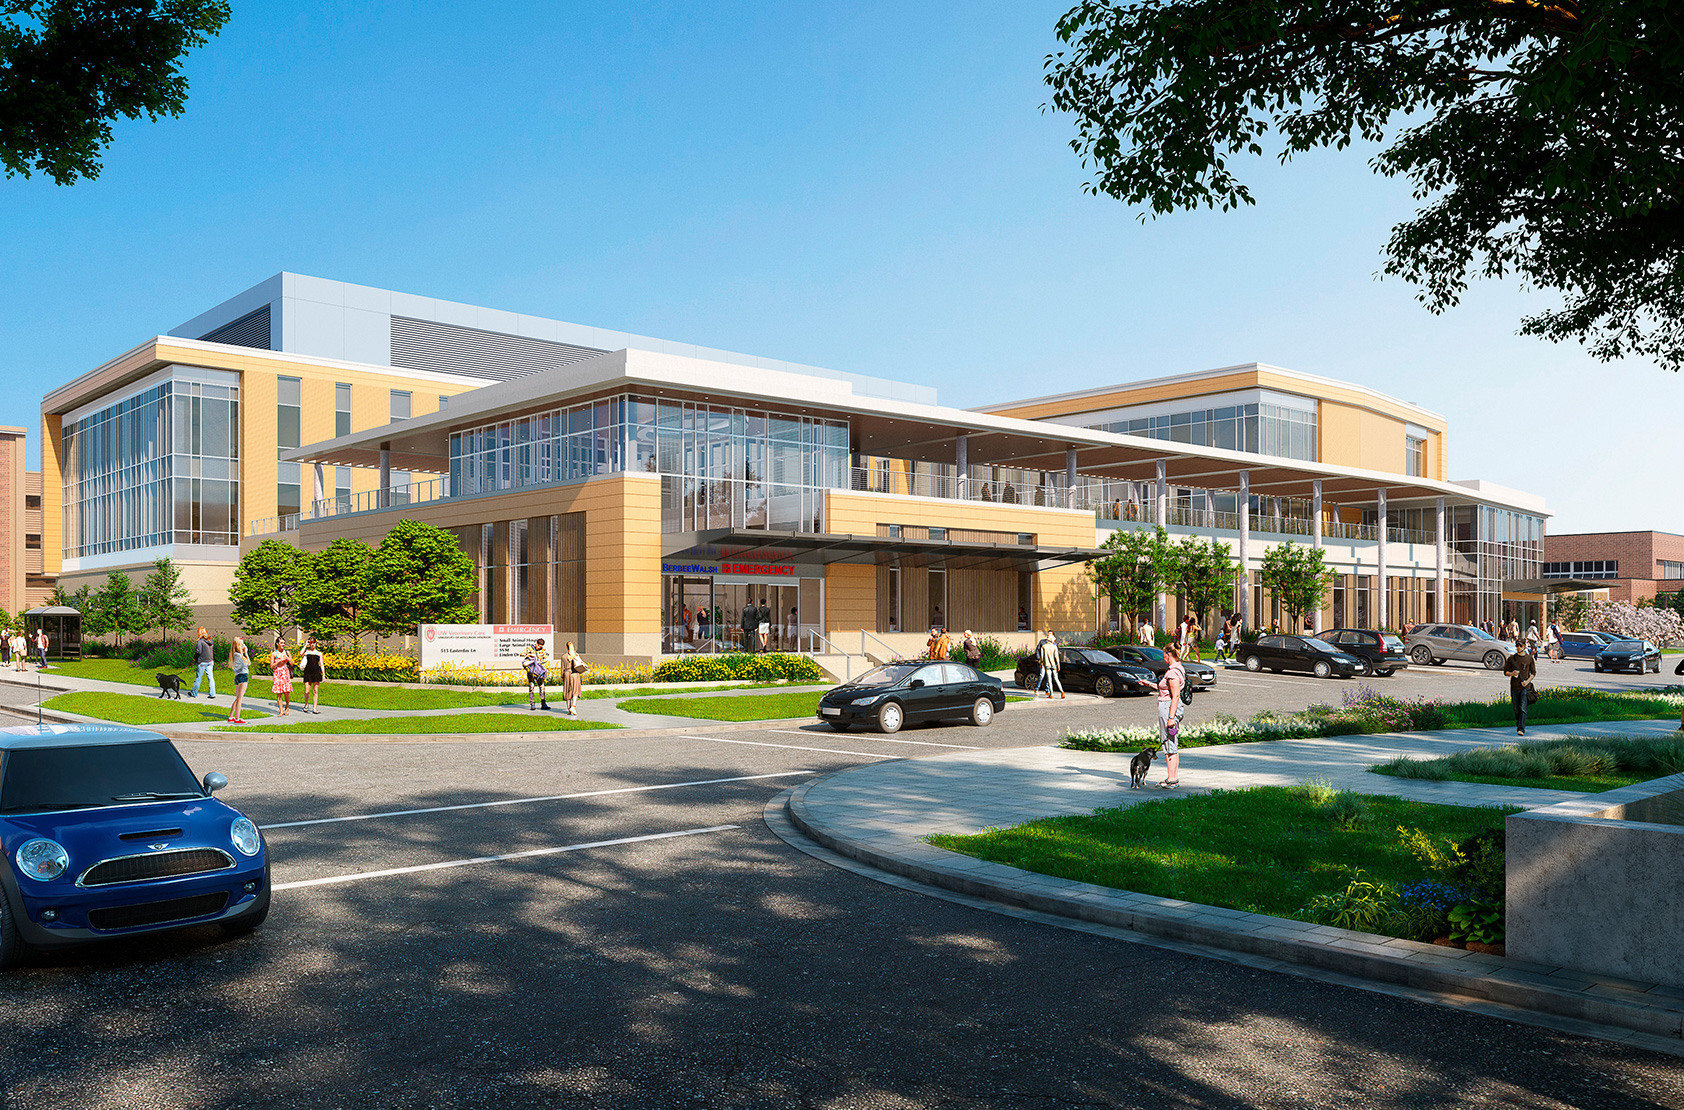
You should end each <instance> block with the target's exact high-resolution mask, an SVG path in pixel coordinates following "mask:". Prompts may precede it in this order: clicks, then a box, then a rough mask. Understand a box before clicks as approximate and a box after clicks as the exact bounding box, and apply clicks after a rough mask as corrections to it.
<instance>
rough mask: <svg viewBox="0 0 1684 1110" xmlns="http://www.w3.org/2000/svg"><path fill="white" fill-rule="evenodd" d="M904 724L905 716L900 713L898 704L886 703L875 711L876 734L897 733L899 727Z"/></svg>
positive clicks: (893, 702)
mask: <svg viewBox="0 0 1684 1110" xmlns="http://www.w3.org/2000/svg"><path fill="white" fill-rule="evenodd" d="M905 723H906V715H905V714H904V713H902V712H901V707H900V702H897V701H886V702H884V703H883V708H881V709H879V710H878V711H877V731H878V732H899V731H900V726H901V725H903V724H905Z"/></svg>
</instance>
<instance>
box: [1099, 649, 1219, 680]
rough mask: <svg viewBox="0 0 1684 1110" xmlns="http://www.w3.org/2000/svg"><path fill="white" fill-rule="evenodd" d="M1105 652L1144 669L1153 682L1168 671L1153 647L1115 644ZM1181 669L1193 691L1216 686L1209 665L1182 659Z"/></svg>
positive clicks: (1214, 672)
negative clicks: (1150, 673) (1148, 672)
mask: <svg viewBox="0 0 1684 1110" xmlns="http://www.w3.org/2000/svg"><path fill="white" fill-rule="evenodd" d="M1105 650H1106V652H1108V653H1109V654H1111V655H1115V656H1116V657H1117V658H1118V659H1121V660H1122V661H1123V662H1125V663H1127V664H1128V665H1129V666H1131V667H1145V668H1146V669H1147V670H1149V671H1151V672H1152V677H1153V679H1154V680H1156V679H1157V678H1159V677H1160V676H1162V675H1163V673H1164V672H1165V671H1167V670H1169V661H1168V660H1166V659H1165V658H1164V653H1163V652H1162V651H1161V650H1160V649H1158V648H1155V647H1138V646H1136V645H1134V644H1115V645H1113V646H1111V647H1108V648H1106V649H1105ZM1181 669H1182V670H1183V671H1185V672H1186V673H1187V685H1188V686H1189V687H1191V688H1192V689H1193V690H1195V691H1197V690H1208V689H1210V688H1211V687H1212V686H1215V685H1216V668H1215V667H1212V666H1211V665H1210V664H1209V663H1195V662H1194V661H1193V660H1191V659H1183V660H1182V661H1181Z"/></svg>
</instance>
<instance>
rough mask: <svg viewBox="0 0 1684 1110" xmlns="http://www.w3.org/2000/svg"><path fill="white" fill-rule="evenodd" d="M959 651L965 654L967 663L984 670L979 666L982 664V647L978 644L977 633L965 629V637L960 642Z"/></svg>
mask: <svg viewBox="0 0 1684 1110" xmlns="http://www.w3.org/2000/svg"><path fill="white" fill-rule="evenodd" d="M959 650H960V651H962V652H964V654H965V662H967V663H969V664H970V665H971V666H973V667H976V668H977V670H981V669H982V667H981V666H980V665H979V664H981V663H982V645H981V644H979V643H977V642H976V633H974V632H972V631H971V630H970V629H968V628H967V629H965V636H964V638H963V639H962V640H960V641H959Z"/></svg>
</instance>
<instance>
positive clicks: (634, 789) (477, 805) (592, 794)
mask: <svg viewBox="0 0 1684 1110" xmlns="http://www.w3.org/2000/svg"><path fill="white" fill-rule="evenodd" d="M812 773H813V772H811V771H777V772H775V773H773V774H769V775H736V776H733V777H731V778H728V779H694V780H692V781H690V782H663V783H658V784H656V785H654V786H622V787H616V788H615V789H613V790H584V791H581V792H579V793H577V794H547V795H545V796H544V797H541V798H500V799H498V800H497V801H495V802H465V803H463V804H462V805H454V806H429V807H428V808H426V809H390V810H386V811H385V812H383V813H360V814H357V815H355V816H353V817H316V818H312V819H311V820H308V821H282V822H280V823H278V824H274V825H259V826H258V828H260V829H263V830H265V831H267V830H269V829H296V828H298V827H299V826H301V825H332V824H335V823H337V822H341V821H373V820H375V819H377V818H381V817H409V816H411V815H413V814H417V813H449V812H451V811H452V810H458V809H490V808H491V807H492V806H515V805H524V804H525V803H527V802H563V801H567V800H568V799H570V798H601V797H605V796H607V795H609V794H638V793H643V792H646V791H650V790H677V789H679V788H680V787H684V786H713V785H716V784H718V783H722V782H753V781H754V780H755V779H782V778H788V777H790V776H791V775H810V774H812Z"/></svg>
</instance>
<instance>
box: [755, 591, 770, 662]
mask: <svg viewBox="0 0 1684 1110" xmlns="http://www.w3.org/2000/svg"><path fill="white" fill-rule="evenodd" d="M755 627H756V628H757V629H758V630H759V632H760V650H761V651H765V650H766V641H767V640H768V639H769V638H770V637H771V635H772V607H771V606H770V605H767V604H766V599H765V598H761V599H760V608H759V609H758V610H757V611H756V612H755Z"/></svg>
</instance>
